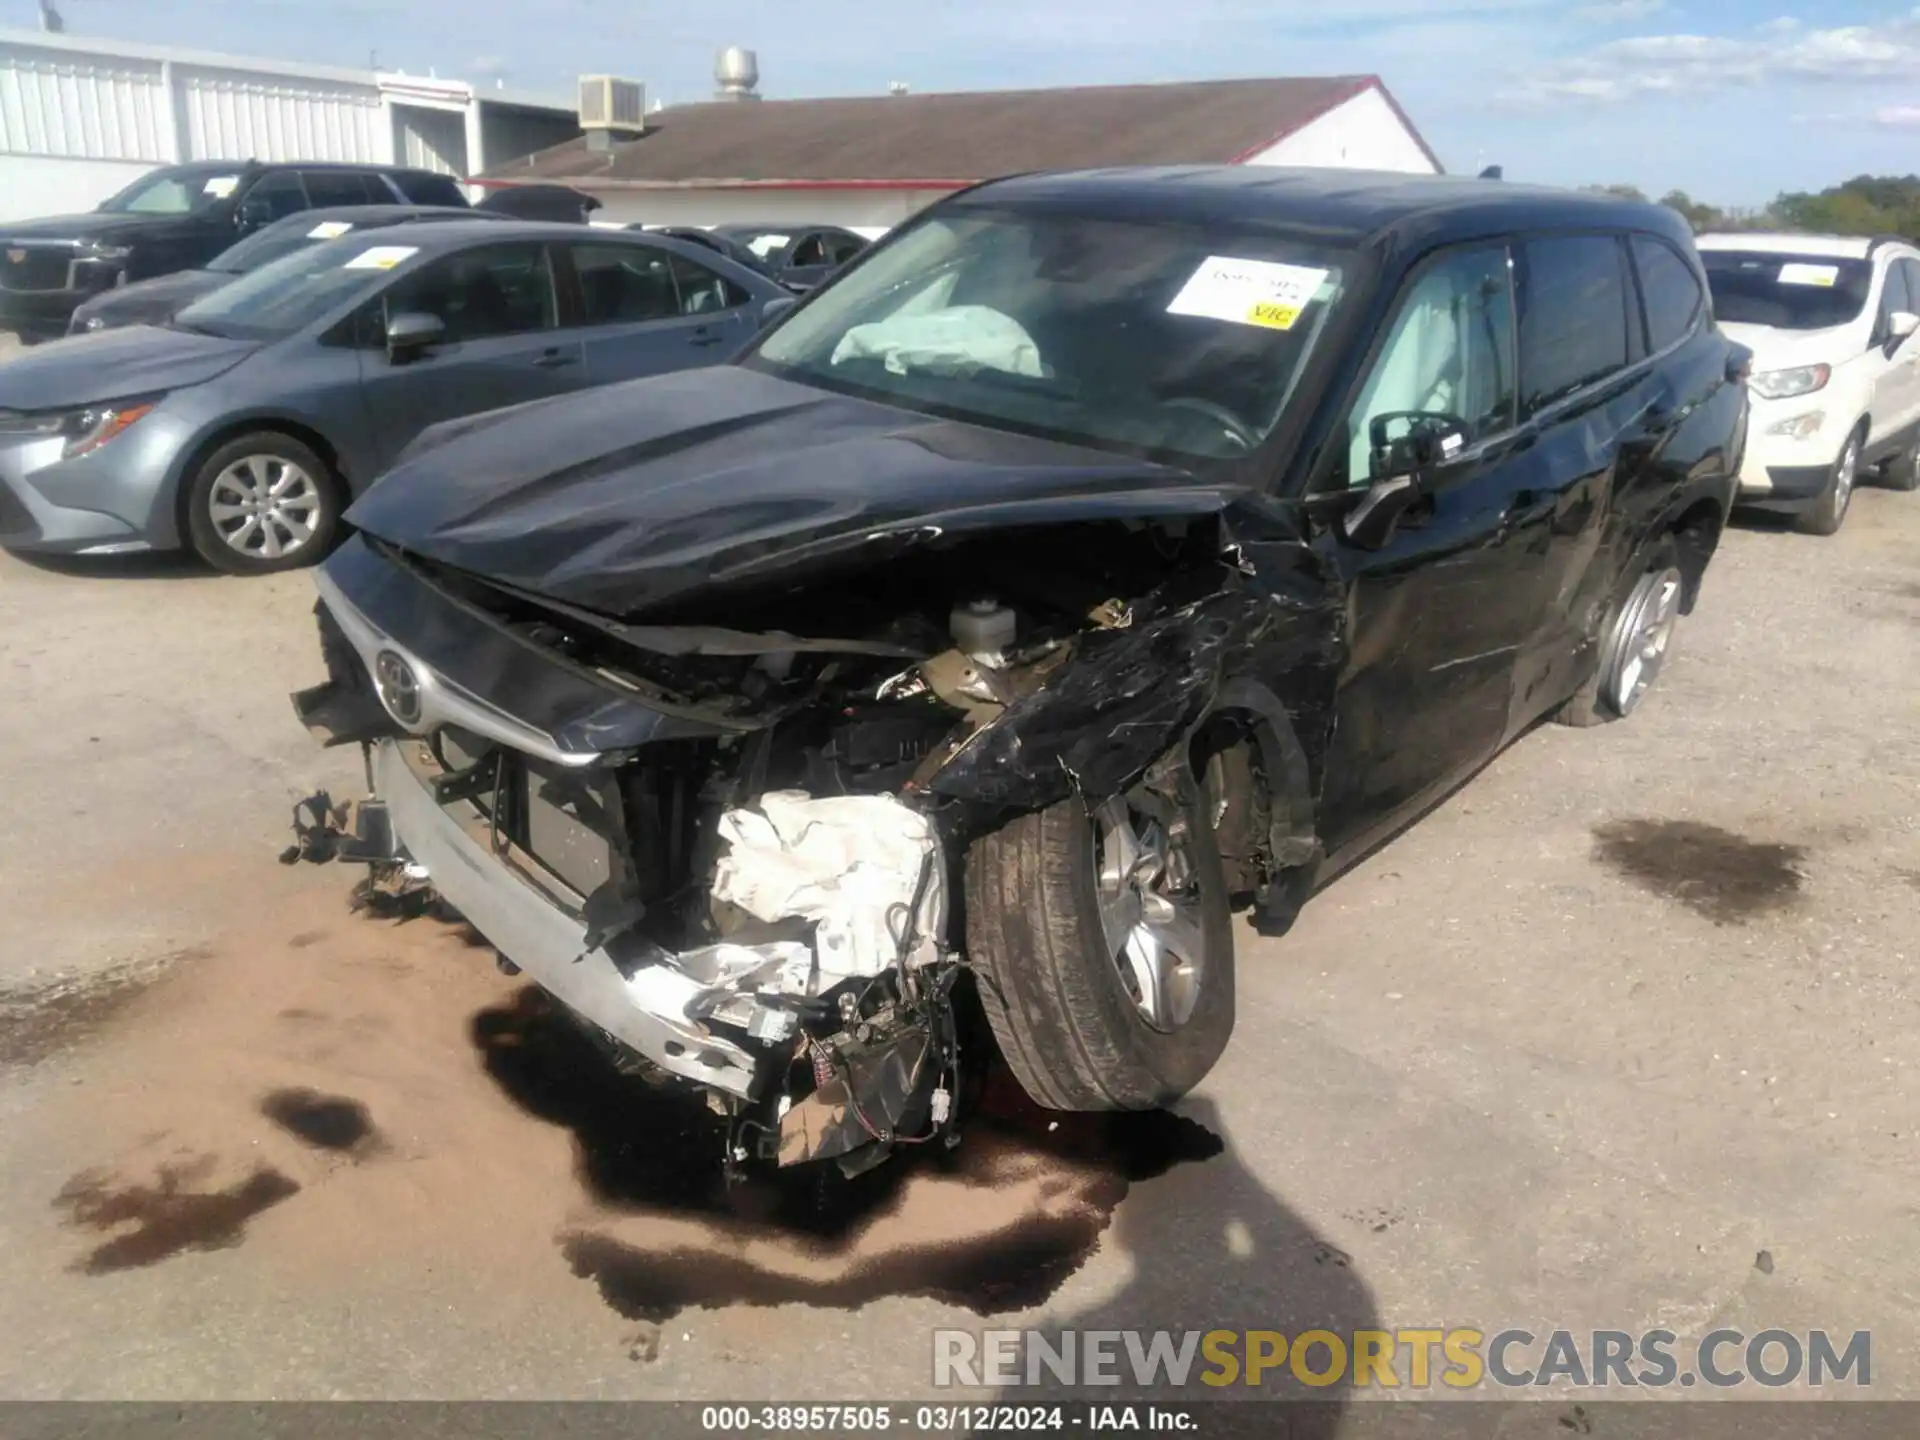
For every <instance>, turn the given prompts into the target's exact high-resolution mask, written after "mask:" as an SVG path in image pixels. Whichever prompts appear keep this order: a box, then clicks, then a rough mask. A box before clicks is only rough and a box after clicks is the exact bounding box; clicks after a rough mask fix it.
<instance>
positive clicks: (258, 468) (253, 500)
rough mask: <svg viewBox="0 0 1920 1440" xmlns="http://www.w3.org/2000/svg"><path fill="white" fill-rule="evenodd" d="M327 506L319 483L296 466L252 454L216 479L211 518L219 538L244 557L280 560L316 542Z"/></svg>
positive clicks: (209, 507)
mask: <svg viewBox="0 0 1920 1440" xmlns="http://www.w3.org/2000/svg"><path fill="white" fill-rule="evenodd" d="M325 503H326V502H325V499H324V498H323V497H322V496H321V494H320V486H319V484H318V483H317V482H316V481H315V480H314V478H313V476H311V475H309V474H308V473H307V472H306V471H305V470H303V469H302V468H301V467H300V466H299V465H297V464H296V463H295V462H293V461H291V460H288V459H285V458H284V457H282V456H279V455H248V456H245V457H243V458H242V459H239V460H236V461H234V462H233V464H231V465H229V466H227V468H226V469H224V470H222V471H221V472H220V473H219V475H217V476H216V477H215V478H214V482H213V489H212V490H211V491H210V492H209V494H208V498H207V514H208V516H209V518H211V519H212V521H213V528H214V531H215V533H216V534H218V535H219V536H220V538H221V539H222V540H224V541H225V542H226V543H227V544H228V545H229V546H231V547H232V548H233V549H235V550H237V551H239V552H240V553H241V554H242V555H245V556H248V557H249V558H251V559H256V560H279V559H282V558H284V557H286V556H288V555H291V554H293V553H294V552H295V551H296V550H300V549H303V548H305V546H306V545H307V544H308V542H310V541H311V540H312V539H313V536H314V532H315V531H316V530H317V529H318V528H319V526H320V517H321V512H322V509H323V507H324V506H325Z"/></svg>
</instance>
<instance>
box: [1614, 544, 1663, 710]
mask: <svg viewBox="0 0 1920 1440" xmlns="http://www.w3.org/2000/svg"><path fill="white" fill-rule="evenodd" d="M1681 585H1682V581H1681V578H1680V572H1679V571H1678V570H1677V569H1674V568H1673V567H1671V566H1669V567H1668V568H1667V569H1665V570H1653V571H1649V572H1648V573H1647V574H1646V575H1645V576H1644V577H1643V578H1642V579H1641V581H1640V583H1639V584H1638V585H1636V586H1634V589H1633V594H1632V595H1631V596H1629V597H1628V599H1627V604H1626V608H1625V609H1623V610H1622V611H1621V612H1620V622H1619V627H1620V628H1619V630H1618V632H1617V634H1616V636H1615V640H1614V647H1613V661H1612V663H1611V664H1610V665H1609V666H1608V667H1607V677H1606V687H1605V690H1604V692H1603V694H1602V698H1603V699H1604V700H1605V701H1606V702H1607V704H1608V705H1609V706H1610V707H1611V708H1612V710H1613V712H1614V713H1615V714H1616V715H1620V716H1623V717H1624V716H1627V715H1631V714H1632V713H1633V709H1634V707H1635V706H1636V705H1638V704H1639V703H1640V699H1641V697H1642V696H1643V695H1645V694H1646V693H1647V691H1648V689H1649V688H1650V687H1651V686H1652V685H1653V682H1654V680H1655V678H1656V677H1658V675H1659V674H1660V667H1661V666H1662V665H1663V664H1665V663H1666V659H1667V647H1668V646H1669V645H1671V644H1672V642H1673V629H1674V626H1675V625H1676V624H1677V623H1678V622H1679V619H1680V591H1681Z"/></svg>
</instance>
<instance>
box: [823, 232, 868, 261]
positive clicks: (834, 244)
mask: <svg viewBox="0 0 1920 1440" xmlns="http://www.w3.org/2000/svg"><path fill="white" fill-rule="evenodd" d="M866 248H867V245H866V242H865V241H864V240H861V239H859V238H858V237H857V236H853V235H830V236H828V237H827V249H828V251H829V252H831V254H832V256H833V263H834V264H836V265H844V264H846V263H847V262H848V261H849V260H851V259H853V257H854V256H856V255H858V254H859V253H860V252H861V251H862V250H864V249H866Z"/></svg>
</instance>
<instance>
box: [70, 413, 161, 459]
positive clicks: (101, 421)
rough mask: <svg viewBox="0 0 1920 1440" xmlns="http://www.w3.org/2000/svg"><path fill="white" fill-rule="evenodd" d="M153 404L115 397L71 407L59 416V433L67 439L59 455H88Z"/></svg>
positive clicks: (74, 457) (130, 423)
mask: <svg viewBox="0 0 1920 1440" xmlns="http://www.w3.org/2000/svg"><path fill="white" fill-rule="evenodd" d="M153 404H154V402H153V401H151V400H142V401H140V402H138V403H134V402H130V401H115V402H114V403H113V404H110V405H89V406H88V407H87V408H86V409H84V410H75V411H72V412H70V413H69V414H67V415H65V416H63V417H61V418H62V422H63V423H62V425H61V429H60V433H61V434H62V435H64V436H65V437H66V441H67V443H66V445H65V446H63V447H62V448H61V451H60V458H61V459H62V460H73V459H77V458H78V457H80V456H82V455H91V454H92V453H93V452H94V451H95V450H98V449H99V448H100V447H101V446H102V445H104V444H106V443H107V442H108V441H109V440H111V439H113V438H114V437H115V436H116V435H119V434H121V433H122V432H124V431H125V430H126V429H127V428H128V427H129V426H131V425H132V424H134V422H136V421H137V420H139V419H140V418H141V417H142V416H144V415H146V414H147V413H148V412H150V411H151V410H152V409H153Z"/></svg>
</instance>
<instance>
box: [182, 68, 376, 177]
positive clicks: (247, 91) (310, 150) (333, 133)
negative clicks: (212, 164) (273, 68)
mask: <svg viewBox="0 0 1920 1440" xmlns="http://www.w3.org/2000/svg"><path fill="white" fill-rule="evenodd" d="M174 84H175V87H176V88H177V89H178V90H179V92H180V119H181V132H180V142H181V149H182V150H183V151H185V155H183V156H182V158H183V159H184V158H192V159H206V160H213V159H233V160H247V159H251V160H358V161H363V162H371V161H383V160H385V159H387V157H388V154H389V151H388V148H387V146H386V145H385V144H383V143H382V141H383V137H382V135H381V125H382V114H381V110H380V92H379V90H378V89H376V88H375V87H373V86H371V85H369V86H366V87H364V88H363V87H360V86H355V85H327V84H324V83H322V82H317V81H309V80H299V79H293V78H290V77H283V76H273V75H266V74H261V73H254V72H248V71H244V70H213V69H200V68H189V67H186V66H179V67H176V68H175V70H174Z"/></svg>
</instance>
